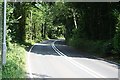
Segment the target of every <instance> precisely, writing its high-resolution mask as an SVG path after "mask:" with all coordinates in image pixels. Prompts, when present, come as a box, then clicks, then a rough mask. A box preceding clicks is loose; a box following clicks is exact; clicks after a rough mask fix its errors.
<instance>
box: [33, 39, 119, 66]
mask: <svg viewBox="0 0 120 80" xmlns="http://www.w3.org/2000/svg"><path fill="white" fill-rule="evenodd" d="M54 41H55V40H46V41H44V42H42V43H38V44H35V45H34V47H33V48H32V50H31V52H32V53H34V54H40V55H54V56H60V55H58V54H57V53H56V52H55V51H54V50H53V48H52V46H51V45H52V42H54ZM55 46H56V48H57V49H59V51H61V52H62V53H64V54H65V55H67V56H68V57H72V58H88V59H94V60H101V61H105V62H108V63H110V64H115V65H117V68H120V65H118V64H116V63H114V62H111V61H108V60H105V59H103V58H98V57H95V56H93V55H90V54H88V53H85V52H80V51H78V50H76V49H74V48H72V47H70V46H67V45H66V44H65V42H64V40H62V41H57V42H56V43H55Z"/></svg>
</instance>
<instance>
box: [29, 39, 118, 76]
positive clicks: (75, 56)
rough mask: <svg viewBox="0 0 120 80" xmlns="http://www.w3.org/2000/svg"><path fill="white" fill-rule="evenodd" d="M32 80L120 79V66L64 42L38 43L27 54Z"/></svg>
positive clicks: (47, 41) (48, 41)
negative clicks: (33, 79) (77, 49)
mask: <svg viewBox="0 0 120 80" xmlns="http://www.w3.org/2000/svg"><path fill="white" fill-rule="evenodd" d="M27 66H28V74H29V77H30V78H118V66H117V65H115V64H112V63H109V62H106V61H103V60H99V59H97V58H94V57H91V56H88V55H86V54H84V53H82V52H79V51H76V50H75V49H73V48H71V47H69V46H67V45H65V44H64V40H46V41H43V42H42V43H36V44H35V45H33V46H32V47H31V49H30V50H29V52H28V53H27Z"/></svg>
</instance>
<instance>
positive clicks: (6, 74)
mask: <svg viewBox="0 0 120 80" xmlns="http://www.w3.org/2000/svg"><path fill="white" fill-rule="evenodd" d="M9 48H10V49H9V50H8V51H7V63H6V65H4V66H3V67H2V77H3V78H24V77H25V61H26V60H25V59H26V58H25V53H26V51H25V49H24V48H22V47H21V46H20V45H17V44H16V43H14V44H12V46H9Z"/></svg>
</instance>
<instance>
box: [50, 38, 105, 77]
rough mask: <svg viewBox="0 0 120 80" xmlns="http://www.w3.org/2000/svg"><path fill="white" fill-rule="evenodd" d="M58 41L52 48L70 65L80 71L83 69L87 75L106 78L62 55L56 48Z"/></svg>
mask: <svg viewBox="0 0 120 80" xmlns="http://www.w3.org/2000/svg"><path fill="white" fill-rule="evenodd" d="M56 41H57V40H55V41H54V42H53V43H52V48H53V50H55V52H56V53H58V54H59V55H60V56H64V59H66V60H67V61H69V62H70V63H72V64H73V65H75V66H76V67H78V68H79V69H82V70H84V71H86V72H87V73H89V74H90V75H92V76H94V77H95V78H106V77H105V76H103V75H101V74H98V73H96V72H95V71H93V70H91V69H90V68H88V67H86V66H84V65H82V64H80V63H78V62H77V61H75V60H73V59H72V58H70V57H68V56H66V55H65V54H64V53H62V52H61V51H60V50H58V49H57V48H56V47H55V45H54V44H55V42H56Z"/></svg>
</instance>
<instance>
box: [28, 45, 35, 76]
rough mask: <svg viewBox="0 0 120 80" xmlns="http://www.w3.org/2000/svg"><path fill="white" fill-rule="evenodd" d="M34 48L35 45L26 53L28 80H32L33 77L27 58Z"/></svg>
mask: <svg viewBox="0 0 120 80" xmlns="http://www.w3.org/2000/svg"><path fill="white" fill-rule="evenodd" d="M34 46H35V45H33V46H32V47H31V48H30V50H29V51H28V52H27V65H28V72H29V77H30V78H33V75H32V72H31V67H30V61H29V60H30V58H29V57H30V56H29V55H30V54H29V53H30V52H31V50H32V48H33V47H34Z"/></svg>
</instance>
